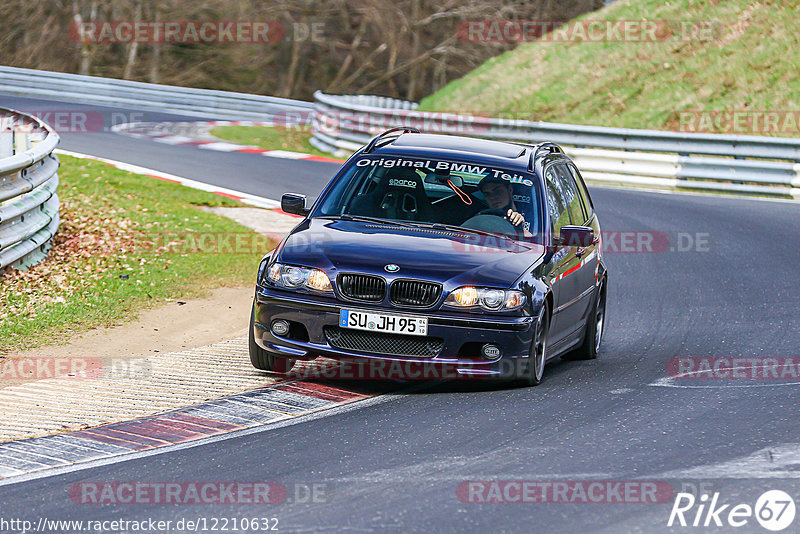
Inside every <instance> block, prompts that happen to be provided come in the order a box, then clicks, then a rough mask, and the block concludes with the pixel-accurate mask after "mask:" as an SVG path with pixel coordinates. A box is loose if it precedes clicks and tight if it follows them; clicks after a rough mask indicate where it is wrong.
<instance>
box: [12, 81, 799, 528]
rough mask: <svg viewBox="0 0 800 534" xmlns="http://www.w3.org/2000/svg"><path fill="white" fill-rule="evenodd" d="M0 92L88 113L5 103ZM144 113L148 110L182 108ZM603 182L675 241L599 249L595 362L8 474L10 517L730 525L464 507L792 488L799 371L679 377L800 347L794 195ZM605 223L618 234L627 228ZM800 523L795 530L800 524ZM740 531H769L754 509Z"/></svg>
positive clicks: (238, 161) (561, 508)
mask: <svg viewBox="0 0 800 534" xmlns="http://www.w3.org/2000/svg"><path fill="white" fill-rule="evenodd" d="M0 105H4V106H7V107H15V108H18V109H21V110H23V111H24V110H40V109H43V108H42V106H61V107H60V109H79V108H82V107H83V106H78V105H77V104H56V103H47V102H42V101H35V100H27V99H21V98H2V97H0ZM143 114H144V115H145V117H144V118H143V119H140V120H152V121H160V120H180V118H176V117H174V116H167V115H163V114H156V113H149V112H143ZM60 147H61V148H64V149H67V150H73V151H77V152H85V153H91V154H93V155H97V156H103V157H108V158H113V159H118V160H122V161H126V162H129V163H135V164H139V165H145V166H148V167H151V168H156V169H158V170H162V171H165V172H170V173H173V174H178V175H181V176H185V177H189V178H192V179H196V180H200V181H204V182H208V183H214V184H217V185H220V186H224V187H228V188H232V189H239V190H242V191H245V192H249V193H253V194H258V195H262V196H265V197H268V198H274V199H276V198H279V196H280V194H281V193H282V192H284V191H285V190H293V191H297V190H299V192H301V193H305V194H308V195H309V196H311V197H315V196H316V195H317V194H318V193H319V191H320V189H321V187H322V186H323V185H324V184H325V183H326V182H327V180H328V178H329V177H330V176H331V174H332V173H333V172H334V171H335V169H336V165H334V164H329V163H320V162H307V161H291V160H279V159H273V158H265V157H261V156H258V155H251V154H224V153H211V152H209V151H204V150H199V149H197V148H194V147H188V146H182V147H173V146H167V145H161V144H159V143H155V142H152V141H148V140H138V139H132V138H129V137H124V136H119V135H115V134H113V133H96V134H65V135H63V139H62V143H61V146H60ZM591 192H592V196H593V200H594V203H595V207H596V209H597V211H598V213H599V216H600V221H601V224H602V227H603V231H604V233H607V232H628V233H633V235H634V238H633V239H634V241H635V240H636V239H637V236H641V235H646V236H651V237H652V236H653V235H655V236H656V239H655V240H656V242H658V243H665V241H664V240H665V239H666V240H668V241H669V243H668V245H666V246H664V247H662V248H663V250H660V251H659V250H657V251H654V252H647V251H646V247H644V250H643V251H639V250H637V247H635V246H634V247H629V246H627V245H626V248H627V250H624V251H618V252H613V251H609V252H608V253H607V254H606V259H607V262H608V266H609V271H610V273H609V274H610V278H609V281H610V285H609V288H608V323H607V327H606V335H605V339H604V344H603V348H602V350H601V353H600V357H599V359H598V360H595V361H589V362H568V361H560V360H559V361H556V362H551V363H550V364H549V365H548V366H547V368H546V370H545V380H544V382H543V384H542V385H541V386H539V387H536V388H521V389H514V388H508V387H504V386H495V385H488V384H483V383H475V382H472V381H464V382H459V383H452V382H451V383H429V384H420V383H415V384H411V385H410V386H409V390H407V391H401V392H400V393H395V394H392V395H388V396H385V397H381V396H379V397H377V399H373V400H371V401H365V402H363V403H355V404H353V405H351V406H349V408H348V409H346V410H342V411H339V412H338V413H332V414H328V415H325V416H323V417H319V418H316V419H311V420H307V421H301V422H299V423H297V424H291V425H287V426H284V427H281V428H276V429H271V430H269V431H266V432H257V433H253V434H250V435H245V436H240V437H235V438H230V439H227V440H220V441H215V442H211V443H207V444H205V445H199V446H194V447H189V448H184V449H182V450H173V451H168V452H164V453H161V454H153V455H141V457H137V458H134V459H129V460H126V461H121V462H118V463H114V464H110V465H104V466H98V467H88V468H84V469H80V470H76V471H74V472H69V473H64V474H59V475H55V476H50V477H45V478H36V479H32V480H26V481H22V482H14V481H13V480H11V481H8V482H6V483H5V485H0V516H2V517H5V518H13V517H17V518H29V519H32V520H34V521H35V520H36V519H37V518H40V517H45V518H48V519H103V520H114V519H130V520H142V519H147V518H154V519H162V520H173V521H177V520H180V519H181V518H191V519H197V518H199V517H205V518H224V517H227V518H234V517H238V518H243V517H275V518H278V520H279V523H278V529H279V530H280V531H284V532H329V531H330V532H369V531H385V530H388V531H397V532H401V531H402V532H555V531H563V532H589V531H590V532H608V533H619V532H654V531H655V532H661V531H679V532H711V531H718V532H728V531H731V530H732V529H731V528H730V527H729V526H728V525H724V526H723V527H717V528H713V524H714V523H713V521H712V522H711V523H710V524H711V527H702V526H700V527H691V526H689V527H677V526H674V527H673V528H668V527H667V521H668V519H669V517H670V510H671V509H672V505H673V501H674V496H675V495H674V493H670V494H669V495H668V496H667V498H662V499H658V500H659V501H660V502H656V503H652V502H646V503H642V502H618V501H614V499H613V497H608V498H605V499H601V502H580V501H578V502H548V503H541V502H526V503H499V504H498V503H475V502H462V500H460V498H459V497H460V496H461V497H463V495H464V494H463V493H457V489H458V488H460V487H461V488H463V486H459V484H461V483H462V482H467V481H487V480H490V481H536V482H567V483H570V484H580V483H582V482H583V481H587V482H588V481H617V482H620V481H638V482H641V481H650V482H655V483H656V484H665V483H666V484H669V485H670V486H671V488H672V490H673V491H674V492H675V493H677V492H679V491H681V490H682V489H685V490H692V489H693V488H694V489H697V488H701V489H702V491H703V492H705V493H707V494H712V493H715V492H718V493H719V502H720V503H725V504H731V505H735V504H739V503H746V504H749V505H750V506H753V505H754V504H755V503H756V500H757V498H758V497H759V496H760V495H761V494H762V493H764V492H765V491H767V490H772V489H779V490H783V491H785V492H787V493H789V494H790V495H793V496H795V499H796V496H798V495H800V435H799V433H798V422H799V418H798V413H800V412H799V411H798V406H800V376H794V377H792V376H790V375H784V376H783V377H782V378H780V377H779V378H774V377H773V378H766V379H748V378H722V379H719V378H718V379H702V378H701V379H691V378H690V379H672V380H671V379H669V378H668V374H669V369H670V365H672V364H671V363H670V362H674V361H675V360H671V359H672V358H709V359H711V358H715V359H719V358H727V359H733V358H760V359H761V358H794V359H795V360H800V354H799V353H798V347H800V315H799V314H798V310H800V289H798V286H799V282H800V275H798V266H799V265H800V247H798V246H797V237H796V236H797V228H798V221H800V205H798V204H796V203H794V204H793V203H790V202H773V201H757V200H749V199H738V198H727V197H718V196H700V195H683V194H662V193H651V192H641V191H631V190H621V189H606V188H592V191H591ZM637 232H638V233H637ZM646 232H652V233H646ZM608 235H609V237H607V239H609V240H613V239H618V242H617V244H620V243H625V239H626V237H625V234H619V235H617V236H615V237H611V234H608ZM617 248H619V247H617ZM639 248H641V247H639ZM657 248H658V247H657ZM670 248H671V249H672V250H670ZM684 249H686V250H684ZM255 267H256V266H255V265H254V269H255ZM714 361H719V360H714ZM87 481H94V482H98V481H103V482H135V481H147V482H191V481H277V482H280V483H282V484H284V485H285V486H286V487H287V488H290V494H289V500H287V501H286V502H284V503H282V504H275V505H259V506H254V505H252V504H236V505H231V504H220V505H183V506H177V505H174V504H155V505H147V504H114V505H103V506H99V505H91V504H76V503H75V502H73V501H72V500H71V499H70V496H69V495H68V491H69V489H70V487H71V486H73V485H74V484H76V483H80V482H87ZM4 482H5V481H4ZM314 483H318V484H323V486H318V488H321V489H320V494H319V495H318V498H317V499H316V500H317V501H324V502H306V501H308V500H309V499H304V498H298V496H297V495H294V496H293V495H292V491H291V488H295V487H300V488H303V487H306V486H311V485H312V484H314ZM295 484H297V485H298V486H295ZM322 489H324V492H323V491H322ZM301 497H302V496H301ZM310 500H312V501H313V500H314V499H310ZM465 500H466V499H465ZM631 500H635V499H631ZM796 500H797V499H796ZM603 501H612V502H603ZM798 502H800V501H798ZM696 511H697V507H695V508H694V509H693V510H692V511H691V514H689V513H688V512H687V515H686V517H687V520H689V521H691V520H693V519H694V516H695V512H696ZM726 516H727V511H726V512H725V513H724V514H723V515H721V516H720V517H721V518H722V519H723V520H724V519H725V518H726ZM702 520H705V516H703V519H702ZM798 523H800V522H798V521H795V523H794V524H793V525H792V526H791V527H790V528H789V529H788V530H785V531H783V532H798V531H800V530H798V526H797V525H798ZM701 525H702V523H701ZM736 531H737V532H765V530H764V529H763V528H762V527H761V526H760V525H759V524H758V522H757V521H756V519H755V518H750V519H749V522H748V523H747V524H746V525H745V526H743V527H741V528H738V529H736Z"/></svg>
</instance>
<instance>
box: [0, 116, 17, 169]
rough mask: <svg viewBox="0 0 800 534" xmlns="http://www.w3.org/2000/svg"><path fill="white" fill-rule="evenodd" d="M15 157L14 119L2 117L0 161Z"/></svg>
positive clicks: (0, 122) (0, 120)
mask: <svg viewBox="0 0 800 534" xmlns="http://www.w3.org/2000/svg"><path fill="white" fill-rule="evenodd" d="M13 155H14V117H12V116H11V115H0V159H3V158H9V157H11V156H13Z"/></svg>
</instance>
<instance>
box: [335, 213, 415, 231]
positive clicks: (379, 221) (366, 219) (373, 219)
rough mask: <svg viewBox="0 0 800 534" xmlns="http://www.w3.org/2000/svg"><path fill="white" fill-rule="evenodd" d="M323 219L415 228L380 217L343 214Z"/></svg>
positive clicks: (405, 223) (402, 222) (403, 222)
mask: <svg viewBox="0 0 800 534" xmlns="http://www.w3.org/2000/svg"><path fill="white" fill-rule="evenodd" d="M320 218H321V219H339V220H342V221H358V222H371V223H376V224H385V225H389V226H392V225H395V226H403V227H405V228H413V227H414V226H413V225H411V224H409V223H407V222H405V221H393V220H391V219H381V218H380V217H367V216H366V215H351V214H349V213H343V214H342V215H328V216H324V217H320Z"/></svg>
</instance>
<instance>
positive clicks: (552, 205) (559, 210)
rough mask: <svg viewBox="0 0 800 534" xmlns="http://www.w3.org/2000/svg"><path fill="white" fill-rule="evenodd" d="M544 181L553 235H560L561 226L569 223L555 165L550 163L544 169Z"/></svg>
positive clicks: (562, 189)
mask: <svg viewBox="0 0 800 534" xmlns="http://www.w3.org/2000/svg"><path fill="white" fill-rule="evenodd" d="M544 182H545V187H546V189H547V209H548V211H549V212H550V221H551V224H552V230H553V237H555V238H557V237H559V236H560V235H561V227H562V226H564V225H565V224H566V225H568V224H570V220H569V211H568V210H567V202H565V197H564V186H563V184H562V182H563V181H562V180H561V179H560V178H559V176H558V174H557V173H556V170H555V165H550V166H549V167H547V169H545V171H544Z"/></svg>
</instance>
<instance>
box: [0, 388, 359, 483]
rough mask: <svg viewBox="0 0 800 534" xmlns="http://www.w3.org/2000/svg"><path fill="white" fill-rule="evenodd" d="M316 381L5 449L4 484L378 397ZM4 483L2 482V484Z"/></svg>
mask: <svg viewBox="0 0 800 534" xmlns="http://www.w3.org/2000/svg"><path fill="white" fill-rule="evenodd" d="M372 396H373V395H372V394H367V393H361V392H358V391H353V390H350V389H344V388H339V387H333V386H328V385H324V384H320V383H318V382H312V381H304V380H298V381H286V382H279V383H276V384H274V385H271V386H267V387H263V388H259V389H255V390H252V391H247V392H245V393H239V394H236V395H231V396H228V397H223V398H220V399H216V400H212V401H208V402H204V403H201V404H197V405H194V406H189V407H186V408H181V409H178V410H173V411H170V412H166V413H163V414H159V415H154V416H150V417H144V418H141V419H136V420H133V421H125V422H120V423H112V424H108V425H104V426H99V427H94V428H89V429H87V430H80V431H77V432H71V433H65V434H57V435H52V436H44V437H39V438H33V439H24V440H18V441H10V442H6V443H2V444H0V480H2V481H3V482H5V479H9V478H10V479H13V478H15V477H20V476H23V475H27V474H32V473H37V472H40V471H46V470H50V469H53V468H64V467H69V466H75V465H77V464H83V463H87V462H94V461H97V460H107V459H111V458H115V457H124V456H126V455H131V454H133V453H141V452H143V451H152V450H155V449H161V448H166V447H174V446H175V445H178V444H186V443H191V442H196V441H200V440H205V439H207V438H211V437H215V436H220V435H225V434H231V433H234V432H239V431H242V430H246V429H259V430H266V429H267V427H270V426H273V425H276V424H278V423H281V422H286V421H287V420H291V419H294V418H299V417H303V416H307V415H309V414H312V413H316V412H320V411H324V410H329V409H331V408H335V407H339V406H342V405H345V404H348V403H352V402H355V401H359V400H364V399H367V398H370V397H372ZM0 483H2V482H0Z"/></svg>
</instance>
